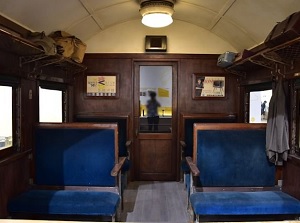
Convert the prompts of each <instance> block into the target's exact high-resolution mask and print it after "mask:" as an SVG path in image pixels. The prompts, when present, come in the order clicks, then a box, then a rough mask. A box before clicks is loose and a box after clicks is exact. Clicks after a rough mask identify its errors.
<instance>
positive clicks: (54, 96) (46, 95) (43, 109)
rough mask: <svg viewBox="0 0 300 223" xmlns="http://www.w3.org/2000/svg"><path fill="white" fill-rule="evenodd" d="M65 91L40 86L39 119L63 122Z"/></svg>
mask: <svg viewBox="0 0 300 223" xmlns="http://www.w3.org/2000/svg"><path fill="white" fill-rule="evenodd" d="M62 100H63V92H62V91H61V90H52V89H45V88H41V87H40V88H39V116H40V117H39V121H40V122H62V120H63V112H62V111H63V102H62Z"/></svg>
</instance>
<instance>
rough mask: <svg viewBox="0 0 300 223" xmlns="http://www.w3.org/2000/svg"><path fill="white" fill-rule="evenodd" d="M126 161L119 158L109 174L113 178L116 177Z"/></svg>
mask: <svg viewBox="0 0 300 223" xmlns="http://www.w3.org/2000/svg"><path fill="white" fill-rule="evenodd" d="M125 160H126V157H119V162H118V163H116V164H115V166H114V168H113V169H112V171H111V172H110V175H112V176H113V177H115V176H117V175H118V174H119V172H120V170H121V168H122V166H123V164H124V162H125Z"/></svg>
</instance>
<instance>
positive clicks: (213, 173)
mask: <svg viewBox="0 0 300 223" xmlns="http://www.w3.org/2000/svg"><path fill="white" fill-rule="evenodd" d="M195 131H197V133H196V136H197V145H196V150H197V152H196V163H197V166H198V168H199V170H200V179H199V184H200V185H199V186H203V187H267V186H270V187H273V186H274V185H275V166H274V165H273V164H272V163H270V162H269V161H268V159H267V156H266V152H265V150H266V149H265V145H266V131H265V129H256V130H254V129H238V130H237V129H234V130H230V129H225V130H224V129H222V130H218V129H217V130H213V129H210V130H202V129H201V130H199V129H198V130H195Z"/></svg>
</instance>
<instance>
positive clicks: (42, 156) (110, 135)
mask: <svg viewBox="0 0 300 223" xmlns="http://www.w3.org/2000/svg"><path fill="white" fill-rule="evenodd" d="M56 126H58V125H57V124H56ZM111 126H113V128H107V129H106V128H104V129H102V128H100V129H99V128H95V129H91V128H88V129H85V128H84V127H83V128H72V127H69V128H63V127H62V128H61V127H54V128H43V127H38V128H37V129H36V140H35V142H36V143H35V170H36V172H35V183H36V184H37V185H69V186H115V185H116V180H115V177H112V176H111V174H110V173H111V170H112V169H113V167H114V164H115V163H116V159H117V154H118V153H117V152H118V148H117V145H116V143H117V140H115V137H117V130H116V128H117V125H115V124H114V125H111Z"/></svg>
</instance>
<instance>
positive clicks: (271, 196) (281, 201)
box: [190, 191, 300, 215]
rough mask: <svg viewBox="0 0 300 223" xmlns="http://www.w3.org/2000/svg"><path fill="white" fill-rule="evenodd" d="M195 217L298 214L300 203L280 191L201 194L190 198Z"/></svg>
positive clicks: (195, 194)
mask: <svg viewBox="0 0 300 223" xmlns="http://www.w3.org/2000/svg"><path fill="white" fill-rule="evenodd" d="M190 201H191V204H192V206H193V209H194V211H195V213H196V214H197V215H271V214H272V215H275V214H287V215H288V214H299V213H300V202H299V201H298V200H297V199H295V198H293V197H291V196H290V195H288V194H285V193H283V192H281V191H256V192H233V191H224V192H201V193H194V194H192V195H191V197H190Z"/></svg>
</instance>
